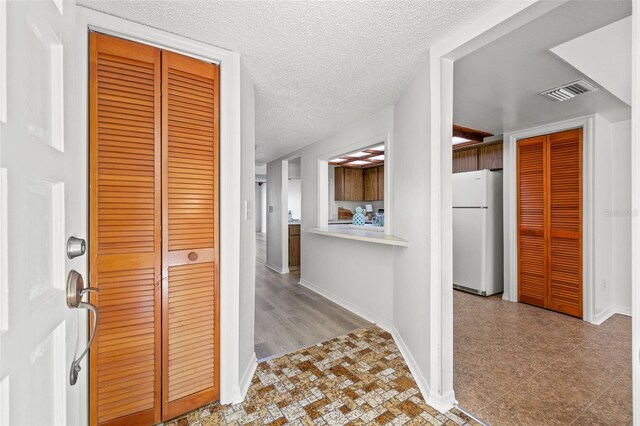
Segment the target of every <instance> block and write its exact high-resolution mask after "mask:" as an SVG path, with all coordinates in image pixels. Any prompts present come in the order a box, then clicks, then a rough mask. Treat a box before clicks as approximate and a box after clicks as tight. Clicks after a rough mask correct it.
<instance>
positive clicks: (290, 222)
mask: <svg viewBox="0 0 640 426" xmlns="http://www.w3.org/2000/svg"><path fill="white" fill-rule="evenodd" d="M300 223H301V221H300V220H290V221H289V225H300Z"/></svg>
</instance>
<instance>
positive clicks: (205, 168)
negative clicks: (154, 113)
mask: <svg viewBox="0 0 640 426" xmlns="http://www.w3.org/2000/svg"><path fill="white" fill-rule="evenodd" d="M162 76H163V91H162V93H163V101H162V108H163V130H162V148H163V170H164V174H163V188H164V189H163V239H164V247H163V289H164V290H163V293H164V300H163V340H164V347H163V351H164V353H163V371H164V373H163V377H164V380H165V381H164V385H163V418H164V419H170V418H172V417H174V416H176V415H178V414H180V413H183V412H186V411H188V410H191V409H194V408H197V407H200V406H202V405H204V404H206V403H208V402H212V401H215V400H216V399H217V398H218V394H219V386H218V383H219V378H218V372H219V356H218V354H219V348H218V341H219V339H218V318H219V309H218V298H219V294H218V281H217V277H218V273H217V271H218V232H217V229H218V189H217V188H218V122H219V120H218V113H219V111H218V104H219V102H218V67H217V66H216V65H212V64H208V63H205V62H202V61H199V60H196V59H193V58H188V57H185V56H182V55H179V54H176V53H172V52H167V51H163V52H162Z"/></svg>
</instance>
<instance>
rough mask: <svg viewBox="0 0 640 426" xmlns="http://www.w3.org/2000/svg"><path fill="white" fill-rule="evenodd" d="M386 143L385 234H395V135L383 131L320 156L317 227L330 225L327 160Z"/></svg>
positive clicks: (318, 160)
mask: <svg viewBox="0 0 640 426" xmlns="http://www.w3.org/2000/svg"><path fill="white" fill-rule="evenodd" d="M381 143H384V234H385V235H393V220H392V218H393V191H392V189H391V188H393V136H392V135H391V133H389V132H387V133H382V134H379V135H376V136H372V137H368V138H366V139H363V140H361V141H359V142H355V143H352V144H351V145H348V146H346V147H341V148H339V149H334V150H332V151H329V152H326V153H324V154H322V155H320V156H318V159H317V162H318V216H317V217H318V223H317V225H316V227H318V228H325V227H327V226H328V225H329V187H328V185H329V178H328V176H329V172H328V167H329V163H328V161H327V160H329V159H331V158H335V157H338V156H340V155H344V153H345V152H352V151H357V150H359V149H363V148H367V147H370V146H374V145H376V144H381Z"/></svg>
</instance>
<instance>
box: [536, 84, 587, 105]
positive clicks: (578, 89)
mask: <svg viewBox="0 0 640 426" xmlns="http://www.w3.org/2000/svg"><path fill="white" fill-rule="evenodd" d="M597 90H598V88H597V87H596V86H595V85H594V84H593V83H589V82H588V81H586V80H576V81H572V82H571V83H567V84H563V85H562V86H558V87H554V88H553V89H549V90H545V91H544V92H540V94H541V95H542V96H546V97H548V98H551V99H553V100H554V101H568V100H569V99H573V98H575V97H576V96H578V95H584V94H585V93H591V92H596V91H597Z"/></svg>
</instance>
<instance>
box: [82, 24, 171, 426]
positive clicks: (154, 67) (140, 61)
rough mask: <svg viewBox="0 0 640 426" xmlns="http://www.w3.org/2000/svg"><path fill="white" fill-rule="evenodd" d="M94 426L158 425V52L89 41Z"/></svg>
mask: <svg viewBox="0 0 640 426" xmlns="http://www.w3.org/2000/svg"><path fill="white" fill-rule="evenodd" d="M89 73H90V90H89V111H90V117H89V128H90V131H89V132H90V137H89V139H90V145H89V153H90V166H89V167H90V170H89V173H90V178H89V179H90V185H89V186H90V194H89V211H90V220H89V227H90V236H91V237H90V254H91V260H90V276H91V285H92V286H93V287H97V288H98V289H99V293H97V294H96V293H91V294H92V297H91V299H92V302H93V303H95V304H96V306H97V307H98V311H99V314H100V320H99V321H100V322H99V325H98V334H97V336H96V339H95V340H94V342H93V344H92V347H91V351H90V365H91V367H90V379H89V381H90V385H89V386H90V404H89V407H90V408H89V411H90V422H91V424H92V425H95V424H100V425H103V424H104V425H106V424H155V423H159V422H160V420H161V418H160V416H161V414H160V410H161V408H160V407H161V406H160V388H161V381H160V379H161V374H160V365H161V354H162V351H161V332H160V309H161V299H160V296H161V294H160V276H161V266H160V260H161V256H160V255H161V252H160V250H161V249H160V244H161V235H160V229H161V228H160V226H161V223H160V220H161V219H160V212H161V210H160V202H161V195H160V191H161V181H160V50H159V49H156V48H154V47H150V46H145V45H141V44H137V43H133V42H129V41H125V40H121V39H118V38H114V37H109V36H105V35H100V34H96V33H91V34H90V64H89Z"/></svg>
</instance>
